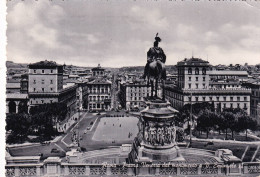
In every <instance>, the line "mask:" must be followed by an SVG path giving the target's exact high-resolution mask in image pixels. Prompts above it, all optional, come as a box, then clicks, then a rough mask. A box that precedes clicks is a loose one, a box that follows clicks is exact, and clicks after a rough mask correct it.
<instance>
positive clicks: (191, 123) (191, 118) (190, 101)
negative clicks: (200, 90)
mask: <svg viewBox="0 0 260 177" xmlns="http://www.w3.org/2000/svg"><path fill="white" fill-rule="evenodd" d="M191 117H192V93H190V146H191V141H192V139H191V135H192V130H191V124H192V123H191V121H192V118H191Z"/></svg>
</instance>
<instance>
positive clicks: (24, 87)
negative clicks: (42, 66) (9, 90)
mask: <svg viewBox="0 0 260 177" xmlns="http://www.w3.org/2000/svg"><path fill="white" fill-rule="evenodd" d="M20 85H21V88H20V92H21V93H28V74H23V75H22V78H21V81H20Z"/></svg>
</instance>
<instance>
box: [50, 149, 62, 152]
mask: <svg viewBox="0 0 260 177" xmlns="http://www.w3.org/2000/svg"><path fill="white" fill-rule="evenodd" d="M59 152H60V151H59V150H58V149H56V148H53V149H51V153H59Z"/></svg>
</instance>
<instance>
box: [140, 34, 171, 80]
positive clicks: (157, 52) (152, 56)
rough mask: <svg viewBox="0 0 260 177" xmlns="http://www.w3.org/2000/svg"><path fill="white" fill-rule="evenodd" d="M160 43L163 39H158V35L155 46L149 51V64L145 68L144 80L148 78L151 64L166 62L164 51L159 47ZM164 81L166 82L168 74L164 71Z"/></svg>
mask: <svg viewBox="0 0 260 177" xmlns="http://www.w3.org/2000/svg"><path fill="white" fill-rule="evenodd" d="M159 42H161V38H160V37H158V33H157V34H156V37H155V41H154V44H153V47H151V48H150V49H149V51H148V52H147V63H146V65H145V68H144V75H143V76H142V78H144V79H145V78H146V76H147V74H148V72H149V64H150V63H152V62H153V61H155V60H160V61H161V62H162V63H165V62H166V55H165V54H164V52H163V49H162V48H160V47H158V45H159ZM162 79H163V80H166V72H165V71H164V72H163V73H162Z"/></svg>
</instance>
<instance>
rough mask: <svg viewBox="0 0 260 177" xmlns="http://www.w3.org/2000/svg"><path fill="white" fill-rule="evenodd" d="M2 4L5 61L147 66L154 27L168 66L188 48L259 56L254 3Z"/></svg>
mask: <svg viewBox="0 0 260 177" xmlns="http://www.w3.org/2000/svg"><path fill="white" fill-rule="evenodd" d="M7 7H8V9H7V11H8V15H7V21H8V28H7V38H8V45H7V60H11V61H14V62H18V63H19V62H21V63H33V62H36V61H40V60H45V59H47V60H54V61H56V62H57V63H60V64H63V63H64V62H65V63H66V64H72V63H73V64H75V65H78V66H82V65H83V66H91V67H92V66H96V65H97V64H98V63H101V64H102V66H107V67H117V68H118V67H124V66H133V65H138V66H144V65H145V63H146V51H147V50H148V49H149V47H151V46H152V44H153V40H154V37H155V34H156V33H157V32H159V36H160V37H161V38H162V43H160V46H161V47H162V48H163V49H164V51H165V53H166V54H167V56H168V58H167V61H166V64H167V65H175V64H176V63H177V62H178V61H181V60H183V59H184V58H190V57H191V56H192V55H193V56H194V57H198V58H202V59H204V60H208V61H209V62H210V63H211V64H213V65H217V64H225V65H228V64H231V63H232V64H245V63H249V64H253V65H254V64H258V63H259V58H260V52H259V50H258V49H259V46H260V43H259V41H257V39H258V36H260V32H259V31H260V30H259V29H260V22H259V21H258V20H257V19H259V18H260V12H259V4H257V3H254V2H238V3H231V2H221V3H217V2H188V1H184V2H178V1H177V2H172V1H160V3H158V2H143V1H137V2H134V1H123V2H120V3H119V2H115V1H112V0H111V1H107V2H103V1H97V2H94V1H88V2H78V3H72V2H67V1H61V2H59V1H39V2H37V1H35V2H26V1H25V2H21V1H8V2H7ZM230 9H232V11H230ZM47 10H48V14H45V13H44V12H45V11H47ZM89 17H90V18H89ZM258 17H259V18H258ZM39 34H41V35H39ZM72 61H73V62H72ZM86 62H87V64H86Z"/></svg>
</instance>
